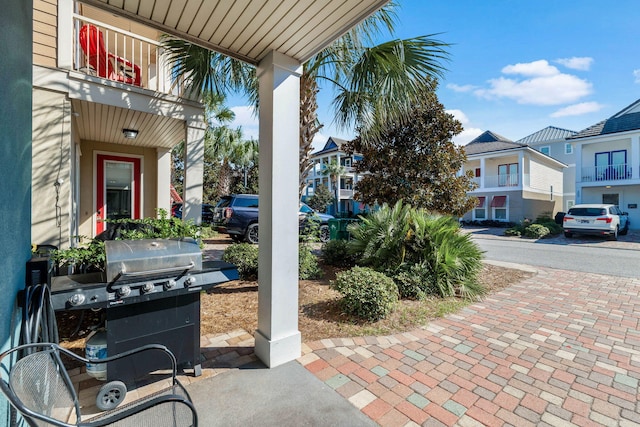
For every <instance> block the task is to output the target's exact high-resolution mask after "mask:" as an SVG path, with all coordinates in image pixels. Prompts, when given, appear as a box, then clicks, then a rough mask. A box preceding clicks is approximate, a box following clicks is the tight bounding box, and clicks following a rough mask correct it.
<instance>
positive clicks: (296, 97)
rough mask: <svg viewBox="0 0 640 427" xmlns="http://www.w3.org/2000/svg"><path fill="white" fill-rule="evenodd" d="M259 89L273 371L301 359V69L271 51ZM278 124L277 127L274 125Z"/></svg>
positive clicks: (263, 259)
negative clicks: (299, 273)
mask: <svg viewBox="0 0 640 427" xmlns="http://www.w3.org/2000/svg"><path fill="white" fill-rule="evenodd" d="M257 72H258V81H259V87H260V115H259V116H260V176H259V185H260V249H259V256H258V262H259V265H260V270H259V273H258V282H259V283H260V286H259V288H258V330H257V331H256V333H255V341H256V347H255V352H256V355H257V356H258V357H259V358H260V360H262V362H263V363H264V364H265V365H267V366H268V367H270V368H272V367H275V366H278V365H281V364H283V363H286V362H289V361H291V360H294V359H296V358H298V357H300V353H301V346H302V342H301V335H300V331H298V175H299V173H298V164H299V158H298V152H299V133H300V132H299V129H300V121H299V116H300V74H301V72H302V67H301V64H300V63H298V62H297V61H295V60H294V59H292V58H290V57H287V56H285V55H282V54H280V53H277V52H274V51H272V52H270V53H269V54H268V55H267V56H266V57H265V58H264V59H263V60H262V61H260V64H259V65H258V70H257ZM276 121H277V125H276Z"/></svg>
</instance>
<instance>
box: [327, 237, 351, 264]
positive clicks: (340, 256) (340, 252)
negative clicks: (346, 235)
mask: <svg viewBox="0 0 640 427" xmlns="http://www.w3.org/2000/svg"><path fill="white" fill-rule="evenodd" d="M322 259H323V260H324V262H325V264H328V265H334V266H336V267H353V266H354V265H356V260H357V258H356V257H355V256H354V255H353V254H352V253H351V252H350V249H349V241H347V240H329V241H328V242H327V243H325V244H323V245H322Z"/></svg>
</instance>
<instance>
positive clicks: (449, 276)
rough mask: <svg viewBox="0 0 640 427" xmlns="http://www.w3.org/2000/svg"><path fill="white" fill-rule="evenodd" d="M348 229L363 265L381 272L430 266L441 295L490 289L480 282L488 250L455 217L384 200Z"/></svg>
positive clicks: (433, 283)
mask: <svg viewBox="0 0 640 427" xmlns="http://www.w3.org/2000/svg"><path fill="white" fill-rule="evenodd" d="M348 230H349V232H350V233H351V236H352V240H351V241H350V242H349V244H350V248H352V249H353V252H354V253H355V254H357V255H358V256H359V258H358V264H361V265H365V266H368V267H371V268H373V269H374V270H376V271H380V272H396V271H398V269H400V268H401V267H402V266H403V265H405V264H406V265H414V264H415V265H424V266H425V269H426V270H427V271H428V272H429V281H428V283H429V284H430V286H432V287H433V288H434V289H437V293H438V294H439V295H440V296H443V297H444V296H453V295H456V296H462V297H465V298H471V299H474V298H476V297H478V296H480V295H482V294H484V293H485V289H484V288H483V287H482V285H481V284H480V283H479V282H478V281H477V277H478V274H479V272H480V269H481V268H482V264H481V259H482V251H481V250H480V248H479V247H478V245H477V244H476V243H475V242H473V241H472V240H471V236H470V235H469V234H466V233H462V232H460V225H459V223H458V221H457V220H456V219H455V218H453V217H450V216H442V215H433V214H430V213H429V212H427V211H425V210H423V209H413V208H411V206H409V205H403V204H402V202H398V203H396V205H395V206H394V207H393V208H391V207H389V206H387V205H384V206H383V207H382V208H381V209H379V210H378V211H376V212H375V213H373V214H371V215H370V216H369V217H367V218H364V219H363V220H362V221H361V222H360V223H358V224H352V225H350V226H349V227H348ZM394 275H395V273H393V274H392V276H394ZM403 280H404V279H403Z"/></svg>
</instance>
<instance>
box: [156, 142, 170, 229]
mask: <svg viewBox="0 0 640 427" xmlns="http://www.w3.org/2000/svg"><path fill="white" fill-rule="evenodd" d="M157 156H158V181H157V186H158V188H157V189H156V194H157V200H156V207H157V208H158V209H164V210H165V211H167V216H169V217H170V216H171V192H170V191H169V189H170V187H171V150H165V149H158V150H157Z"/></svg>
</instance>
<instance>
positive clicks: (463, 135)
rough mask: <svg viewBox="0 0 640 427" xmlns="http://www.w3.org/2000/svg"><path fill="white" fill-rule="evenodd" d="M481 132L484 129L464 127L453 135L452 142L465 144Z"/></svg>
mask: <svg viewBox="0 0 640 427" xmlns="http://www.w3.org/2000/svg"><path fill="white" fill-rule="evenodd" d="M482 132H484V131H483V130H482V129H478V128H465V130H463V131H462V132H460V133H459V134H458V135H456V136H454V137H453V143H454V144H456V145H467V144H468V143H470V142H471V141H473V139H474V138H475V137H477V136H478V135H480V134H481V133H482Z"/></svg>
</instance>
